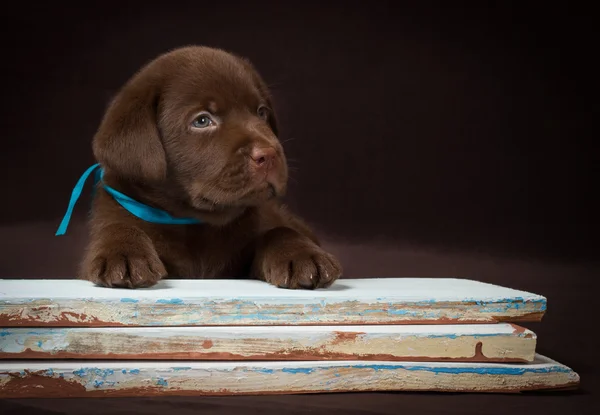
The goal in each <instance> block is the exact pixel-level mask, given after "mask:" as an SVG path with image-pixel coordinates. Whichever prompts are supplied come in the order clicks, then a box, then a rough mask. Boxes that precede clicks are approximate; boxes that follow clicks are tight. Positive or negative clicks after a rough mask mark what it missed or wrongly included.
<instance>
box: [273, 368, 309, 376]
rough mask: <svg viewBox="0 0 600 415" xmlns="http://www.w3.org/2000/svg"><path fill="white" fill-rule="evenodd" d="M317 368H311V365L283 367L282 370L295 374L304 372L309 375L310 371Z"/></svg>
mask: <svg viewBox="0 0 600 415" xmlns="http://www.w3.org/2000/svg"><path fill="white" fill-rule="evenodd" d="M314 370H315V369H314V368H311V367H298V368H287V367H286V368H283V369H281V371H282V372H283V373H293V374H297V373H304V374H306V375H308V374H309V373H312V372H313V371H314Z"/></svg>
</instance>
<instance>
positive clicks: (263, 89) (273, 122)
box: [241, 58, 279, 136]
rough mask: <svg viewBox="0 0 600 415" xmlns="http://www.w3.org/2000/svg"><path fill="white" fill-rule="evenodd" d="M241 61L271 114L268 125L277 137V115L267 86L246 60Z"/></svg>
mask: <svg viewBox="0 0 600 415" xmlns="http://www.w3.org/2000/svg"><path fill="white" fill-rule="evenodd" d="M241 61H242V63H243V65H244V66H245V67H246V69H247V70H248V71H249V72H250V74H251V75H252V81H253V82H254V85H255V86H256V87H257V88H258V90H259V91H260V94H261V95H262V96H263V98H264V100H265V101H266V104H267V106H268V107H269V109H270V110H271V112H270V114H269V119H268V123H269V126H270V127H271V130H272V131H273V133H274V134H275V135H276V136H279V127H278V125H277V114H276V112H275V108H274V107H273V97H272V96H271V91H270V90H269V87H268V86H267V84H266V83H265V81H264V80H263V79H262V77H261V76H260V75H259V73H258V71H257V70H256V68H254V65H252V63H251V62H250V61H249V60H248V59H246V58H241Z"/></svg>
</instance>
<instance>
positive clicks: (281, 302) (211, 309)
mask: <svg viewBox="0 0 600 415" xmlns="http://www.w3.org/2000/svg"><path fill="white" fill-rule="evenodd" d="M545 310H546V298H544V297H543V296H541V295H537V294H533V293H529V292H525V291H519V290H515V289H511V288H507V287H501V286H497V285H492V284H487V283H482V282H478V281H474V280H467V279H454V278H365V279H341V280H338V281H337V282H336V283H335V284H334V285H333V286H332V287H330V288H328V289H319V290H314V291H313V290H288V289H281V288H277V287H274V286H272V285H270V284H267V283H265V282H262V281H256V280H164V281H160V282H159V283H158V284H157V285H156V286H154V287H151V288H148V289H135V290H131V289H115V288H102V287H97V286H94V285H93V284H92V283H89V282H87V281H80V280H0V327H17V326H29V327H41V326H63V327H73V326H85V327H106V326H203V325H204V326H232V325H244V326H245V325H307V324H323V325H341V324H360V325H371V324H466V323H493V322H508V321H510V322H519V321H539V320H541V318H542V316H543V314H544V312H545Z"/></svg>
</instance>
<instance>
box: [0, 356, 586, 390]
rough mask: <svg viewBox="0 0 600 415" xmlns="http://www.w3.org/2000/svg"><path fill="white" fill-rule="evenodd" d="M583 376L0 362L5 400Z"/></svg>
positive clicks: (415, 365)
mask: <svg viewBox="0 0 600 415" xmlns="http://www.w3.org/2000/svg"><path fill="white" fill-rule="evenodd" d="M578 384H579V375H578V374H577V373H576V372H574V371H573V370H572V369H570V368H569V367H567V366H565V365H562V364H560V363H558V362H556V361H553V360H552V359H549V358H547V357H545V356H541V355H539V354H538V355H536V358H535V360H534V361H533V362H531V363H524V364H508V363H470V362H462V363H458V362H442V363H434V362H404V363H400V362H382V361H368V362H367V361H345V362H342V361H330V362H323V361H308V362H294V361H271V362H251V361H250V362H197V361H185V362H181V361H179V362H172V361H142V362H140V361H108V362H99V361H98V362H91V361H76V360H73V361H41V362H40V361H17V362H8V361H4V362H0V398H37V397H40V398H41V397H44V398H52V397H53V398H64V397H87V396H89V397H98V396H122V397H125V396H136V397H139V396H166V395H172V396H193V395H267V394H299V393H326V392H361V391H441V392H521V391H530V390H556V389H564V388H574V387H576V386H578Z"/></svg>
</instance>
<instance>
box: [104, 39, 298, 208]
mask: <svg viewBox="0 0 600 415" xmlns="http://www.w3.org/2000/svg"><path fill="white" fill-rule="evenodd" d="M277 134H278V131H277V121H276V116H275V113H274V110H273V106H272V103H271V98H270V96H269V91H268V89H267V87H266V85H265V83H264V81H263V80H262V79H261V77H260V75H259V74H258V73H257V72H256V70H255V69H254V68H253V67H252V65H251V64H250V63H249V62H248V61H246V60H245V59H242V58H239V57H237V56H234V55H232V54H229V53H227V52H224V51H222V50H218V49H211V48H206V47H185V48H181V49H177V50H175V51H172V52H169V53H167V54H164V55H162V56H160V57H158V58H157V59H155V60H154V61H152V62H150V63H149V64H148V65H146V66H145V67H143V68H142V69H141V70H140V71H139V72H138V73H137V74H135V75H134V76H133V77H132V78H131V79H130V80H129V81H128V82H127V83H126V84H125V85H124V87H123V88H122V89H121V91H120V92H119V93H118V95H117V96H116V97H115V99H114V100H113V102H112V103H111V105H110V106H109V108H108V109H107V111H106V114H105V116H104V118H103V120H102V122H101V124H100V127H99V129H98V131H97V133H96V135H95V137H94V140H93V150H94V155H95V157H96V159H97V160H98V161H99V162H100V164H102V165H103V167H104V168H105V169H106V171H107V173H109V174H112V175H115V176H118V177H119V178H120V179H121V180H126V181H131V182H137V183H144V184H146V185H148V186H153V187H155V188H161V186H162V187H163V188H164V187H165V186H168V187H169V189H170V192H169V194H170V196H171V197H173V195H175V197H177V198H178V199H180V200H178V202H179V203H182V204H185V205H187V206H189V207H191V208H193V209H196V210H198V211H204V212H210V211H225V210H228V209H240V208H244V207H248V206H254V205H257V204H260V203H263V202H264V201H266V200H269V199H271V198H275V197H281V196H282V195H283V194H284V193H285V190H286V183H287V174H288V171H287V163H286V159H285V155H284V152H283V149H282V146H281V144H280V142H279V140H278V139H277Z"/></svg>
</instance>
